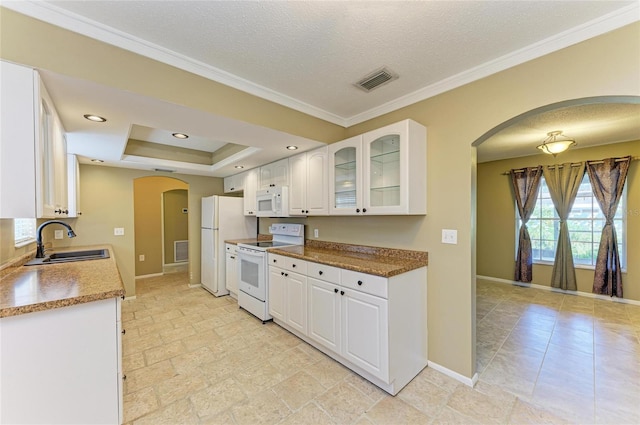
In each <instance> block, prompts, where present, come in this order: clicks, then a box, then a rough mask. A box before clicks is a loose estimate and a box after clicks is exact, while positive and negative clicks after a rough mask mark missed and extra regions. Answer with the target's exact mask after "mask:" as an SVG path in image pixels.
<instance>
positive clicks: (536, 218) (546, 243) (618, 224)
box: [516, 173, 627, 269]
mask: <svg viewBox="0 0 640 425" xmlns="http://www.w3.org/2000/svg"><path fill="white" fill-rule="evenodd" d="M626 202H627V189H626V187H625V190H624V192H623V193H622V198H621V199H620V204H619V205H618V210H617V211H616V215H615V217H614V220H613V223H614V226H615V228H616V235H617V237H618V250H619V253H620V264H621V267H622V268H623V269H624V268H626V257H627V256H626V246H627V244H626V231H625V230H626V229H625V217H624V211H625V209H626ZM516 218H517V220H516V222H517V226H518V229H519V228H520V225H521V224H522V222H521V221H520V217H519V216H518V212H517V209H516ZM604 223H605V219H604V214H603V213H602V211H601V210H600V206H599V205H598V201H597V200H596V198H595V197H594V196H593V191H592V189H591V183H590V182H589V175H588V174H586V173H585V175H584V178H583V179H582V183H580V189H579V190H578V194H577V196H576V200H575V202H574V203H573V207H572V208H571V212H570V213H569V217H568V220H567V225H568V227H569V237H570V238H571V251H572V253H573V262H574V264H575V265H576V266H584V267H595V264H596V258H597V257H598V247H599V246H600V235H601V234H602V228H603V227H604ZM527 228H528V229H529V236H530V237H531V248H532V256H533V261H534V263H547V262H550V263H553V261H554V260H555V253H556V243H557V240H558V234H559V233H560V219H559V218H558V214H557V212H556V209H555V207H554V206H553V201H552V200H551V195H550V194H549V188H548V187H547V183H546V182H545V180H544V178H542V180H541V181H540V189H539V191H538V200H537V201H536V206H535V208H534V210H533V214H532V215H531V218H530V219H529V222H528V223H527Z"/></svg>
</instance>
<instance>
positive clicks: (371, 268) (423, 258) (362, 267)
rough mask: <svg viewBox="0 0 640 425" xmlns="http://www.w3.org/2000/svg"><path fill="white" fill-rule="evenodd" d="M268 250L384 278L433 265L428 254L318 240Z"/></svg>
mask: <svg viewBox="0 0 640 425" xmlns="http://www.w3.org/2000/svg"><path fill="white" fill-rule="evenodd" d="M268 251H269V252H270V253H272V254H278V255H284V256H287V257H293V258H299V259H301V260H306V261H311V262H314V263H320V264H326V265H329V266H334V267H339V268H341V269H347V270H353V271H357V272H361V273H367V274H372V275H376V276H382V277H392V276H396V275H399V274H402V273H406V272H409V271H411V270H415V269H419V268H421V267H426V266H427V265H428V264H429V254H428V253H427V252H424V251H410V250H406V249H393V248H378V247H372V246H364V245H350V244H342V243H334V242H321V241H314V240H307V241H305V245H296V246H288V247H283V248H270V249H268Z"/></svg>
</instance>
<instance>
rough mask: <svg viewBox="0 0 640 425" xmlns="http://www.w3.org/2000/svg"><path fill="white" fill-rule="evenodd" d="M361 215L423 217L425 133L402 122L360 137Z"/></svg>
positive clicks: (420, 127)
mask: <svg viewBox="0 0 640 425" xmlns="http://www.w3.org/2000/svg"><path fill="white" fill-rule="evenodd" d="M362 157H363V165H364V167H363V173H364V174H363V177H364V178H363V184H362V192H363V193H362V195H363V211H364V212H365V214H388V215H393V214H426V213H427V206H426V199H427V184H426V183H427V182H426V180H427V129H426V128H425V127H424V126H423V125H421V124H418V123H417V122H415V121H412V120H404V121H400V122H397V123H395V124H391V125H388V126H386V127H383V128H380V129H377V130H373V131H370V132H368V133H365V134H363V135H362Z"/></svg>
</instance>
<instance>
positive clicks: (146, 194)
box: [133, 176, 189, 278]
mask: <svg viewBox="0 0 640 425" xmlns="http://www.w3.org/2000/svg"><path fill="white" fill-rule="evenodd" d="M188 191H189V184H188V183H185V182H184V181H182V180H178V179H176V178H171V177H164V176H150V177H141V178H137V179H134V181H133V198H134V199H133V208H134V227H135V277H136V278H139V277H141V276H152V275H160V274H163V273H164V272H165V264H173V263H175V261H174V252H173V248H174V246H175V244H174V241H175V240H178V241H184V240H188V236H187V235H188V231H187V230H186V228H187V226H188V210H186V211H185V212H183V209H186V200H187V199H188ZM174 195H176V196H174ZM166 201H168V202H169V204H171V205H172V206H170V207H169V208H171V209H172V211H171V213H170V214H169V216H168V217H167V213H166V209H165V204H167V202H166ZM183 203H184V206H180V207H177V205H178V204H180V205H182V204H183ZM177 208H179V209H178V210H176V209H177ZM183 224H184V226H183ZM177 227H179V228H180V229H182V228H183V227H185V230H184V231H180V230H178V229H177ZM168 228H170V229H171V231H167V229H168ZM174 230H175V231H174ZM167 233H168V234H167ZM165 236H166V237H165ZM167 237H168V238H169V239H171V240H170V241H169V242H167V240H168V239H167ZM175 238H178V239H175ZM166 245H171V247H170V248H169V247H167V246H166ZM167 248H169V249H167ZM167 257H169V258H167ZM187 269H188V262H187Z"/></svg>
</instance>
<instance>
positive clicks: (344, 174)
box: [329, 136, 362, 215]
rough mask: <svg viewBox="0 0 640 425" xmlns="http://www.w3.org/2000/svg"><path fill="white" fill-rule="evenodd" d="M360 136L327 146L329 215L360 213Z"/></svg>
mask: <svg viewBox="0 0 640 425" xmlns="http://www.w3.org/2000/svg"><path fill="white" fill-rule="evenodd" d="M361 149H362V136H356V137H352V138H350V139H346V140H343V141H341V142H338V143H334V144H333V145H329V186H330V187H329V199H330V205H329V213H330V214H336V215H354V214H361V213H362V189H361V185H362V161H361V159H362V158H361V157H362V153H361Z"/></svg>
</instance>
